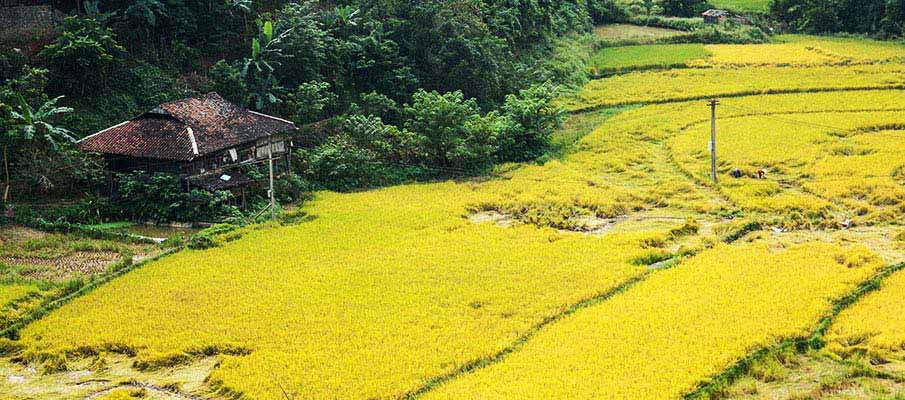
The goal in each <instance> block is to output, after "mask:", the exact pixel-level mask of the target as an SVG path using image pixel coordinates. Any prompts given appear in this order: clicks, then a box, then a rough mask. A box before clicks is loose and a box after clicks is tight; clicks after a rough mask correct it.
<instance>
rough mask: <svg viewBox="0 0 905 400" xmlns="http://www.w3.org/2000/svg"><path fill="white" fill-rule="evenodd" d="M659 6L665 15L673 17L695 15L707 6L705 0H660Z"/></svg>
mask: <svg viewBox="0 0 905 400" xmlns="http://www.w3.org/2000/svg"><path fill="white" fill-rule="evenodd" d="M660 7H662V8H663V12H664V13H666V14H667V15H672V16H675V17H683V18H690V17H696V16H698V15H699V14H700V13H702V12H704V11H706V10H707V8H708V7H709V6H708V4H707V0H660Z"/></svg>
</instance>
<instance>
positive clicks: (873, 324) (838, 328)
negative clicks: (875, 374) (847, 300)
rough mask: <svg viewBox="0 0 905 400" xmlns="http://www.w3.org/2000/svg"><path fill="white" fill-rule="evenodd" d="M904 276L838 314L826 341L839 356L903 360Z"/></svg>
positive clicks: (897, 277)
mask: <svg viewBox="0 0 905 400" xmlns="http://www.w3.org/2000/svg"><path fill="white" fill-rule="evenodd" d="M903 292H905V273H903V272H898V273H896V274H894V275H893V276H891V277H890V278H889V279H887V280H886V281H885V282H884V283H883V285H882V286H881V290H879V291H876V292H874V293H871V294H869V295H867V296H866V297H865V298H864V299H863V300H861V302H859V303H858V304H856V305H855V306H853V307H852V308H850V309H848V310H845V311H843V312H842V314H840V315H839V317H838V319H837V321H836V323H835V324H834V325H833V327H832V329H831V330H830V332H829V334H828V335H827V339H828V340H829V341H830V349H832V350H834V351H836V352H838V353H839V354H843V355H845V354H852V353H856V354H857V353H861V354H866V355H868V356H869V357H870V358H871V359H874V360H877V361H878V362H886V361H888V360H890V359H899V360H901V359H903V357H905V321H902V315H903V314H905V300H903V298H902V293H903Z"/></svg>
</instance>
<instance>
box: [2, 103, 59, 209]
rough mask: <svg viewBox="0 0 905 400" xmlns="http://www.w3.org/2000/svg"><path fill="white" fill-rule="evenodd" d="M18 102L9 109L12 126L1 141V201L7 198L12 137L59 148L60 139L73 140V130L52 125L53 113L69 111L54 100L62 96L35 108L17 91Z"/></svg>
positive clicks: (15, 139)
mask: <svg viewBox="0 0 905 400" xmlns="http://www.w3.org/2000/svg"><path fill="white" fill-rule="evenodd" d="M16 98H17V99H18V101H19V106H18V107H17V108H15V109H13V110H11V111H10V114H9V115H10V117H11V120H12V121H11V122H12V126H13V129H12V130H11V131H9V132H8V133H7V135H6V136H7V137H6V138H5V139H6V140H4V142H3V170H4V181H5V185H4V189H3V202H4V203H6V202H7V201H9V190H10V184H11V181H10V176H9V145H10V143H12V142H15V141H25V142H31V141H35V140H40V141H43V142H46V143H48V144H50V146H51V148H52V149H53V150H54V151H56V150H59V148H60V143H61V142H75V138H74V137H73V136H72V132H70V131H68V130H66V129H64V128H61V127H58V126H55V125H53V124H52V123H51V122H50V121H52V120H53V119H54V118H55V117H57V116H58V115H62V114H67V113H70V112H72V108H70V107H58V106H57V102H59V101H60V99H61V98H63V96H60V97H57V98H55V99H52V100H48V101H46V102H44V104H42V105H41V107H38V109H34V108H33V107H32V106H31V105H30V104H28V102H27V101H25V98H24V97H22V95H21V94H17V95H16Z"/></svg>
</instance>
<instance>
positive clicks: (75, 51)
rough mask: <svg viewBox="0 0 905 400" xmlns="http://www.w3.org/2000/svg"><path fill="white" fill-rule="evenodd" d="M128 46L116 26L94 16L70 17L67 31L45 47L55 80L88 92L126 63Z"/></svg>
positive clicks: (64, 87)
mask: <svg viewBox="0 0 905 400" xmlns="http://www.w3.org/2000/svg"><path fill="white" fill-rule="evenodd" d="M124 55H125V49H124V48H123V47H122V46H120V45H119V44H118V43H117V42H116V35H115V34H114V33H113V30H111V29H110V28H106V27H104V26H103V25H101V23H100V22H98V21H97V20H94V19H91V18H83V17H68V18H66V20H65V22H64V25H63V33H62V34H61V35H60V36H59V37H58V38H57V39H56V41H55V42H54V43H52V44H50V45H48V46H46V47H45V48H44V50H42V51H41V54H40V57H41V58H43V59H44V60H45V61H46V63H47V66H48V67H49V69H50V72H51V83H52V84H53V85H54V86H55V87H56V88H57V89H58V90H62V91H65V92H68V93H78V94H81V95H84V94H85V93H86V91H88V90H94V89H100V88H105V87H106V86H107V79H108V78H109V77H110V76H111V74H113V73H114V72H115V71H116V70H117V69H118V68H120V67H121V66H122V63H123V57H124Z"/></svg>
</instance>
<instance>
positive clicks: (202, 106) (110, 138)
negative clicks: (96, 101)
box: [77, 93, 295, 161]
mask: <svg viewBox="0 0 905 400" xmlns="http://www.w3.org/2000/svg"><path fill="white" fill-rule="evenodd" d="M293 130H295V125H293V124H292V123H291V122H289V121H286V120H282V119H279V118H276V117H271V116H268V115H264V114H259V113H255V112H253V111H248V110H245V109H243V108H240V107H238V106H236V105H235V104H232V103H230V102H228V101H226V100H224V99H223V98H222V97H220V95H218V94H216V93H209V94H206V95H202V96H198V97H191V98H188V99H183V100H177V101H173V102H170V103H164V104H161V105H160V106H158V107H156V108H154V109H153V110H151V111H148V112H146V113H144V114H142V115H140V116H138V117H136V118H134V119H132V120H130V121H126V122H124V123H122V124H119V125H116V126H114V127H111V128H107V129H105V130H103V131H100V132H98V133H95V134H94V135H91V136H88V137H86V138H84V139H82V140H81V141H79V142H78V144H77V147H78V148H79V149H80V150H83V151H92V152H98V153H105V154H115V155H122V156H130V157H141V158H154V159H166V160H182V161H188V160H192V159H194V158H197V157H202V156H205V155H208V154H211V153H215V152H218V151H220V150H224V149H227V148H230V147H234V146H238V145H242V144H245V143H249V142H254V141H256V140H258V139H261V138H264V137H267V135H269V134H280V133H285V132H289V131H293Z"/></svg>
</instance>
